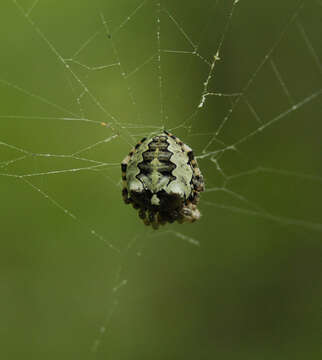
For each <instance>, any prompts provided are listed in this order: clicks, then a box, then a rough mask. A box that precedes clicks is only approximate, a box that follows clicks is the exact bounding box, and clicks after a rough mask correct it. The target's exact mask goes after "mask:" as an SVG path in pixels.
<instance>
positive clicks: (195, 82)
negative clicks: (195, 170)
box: [0, 0, 322, 360]
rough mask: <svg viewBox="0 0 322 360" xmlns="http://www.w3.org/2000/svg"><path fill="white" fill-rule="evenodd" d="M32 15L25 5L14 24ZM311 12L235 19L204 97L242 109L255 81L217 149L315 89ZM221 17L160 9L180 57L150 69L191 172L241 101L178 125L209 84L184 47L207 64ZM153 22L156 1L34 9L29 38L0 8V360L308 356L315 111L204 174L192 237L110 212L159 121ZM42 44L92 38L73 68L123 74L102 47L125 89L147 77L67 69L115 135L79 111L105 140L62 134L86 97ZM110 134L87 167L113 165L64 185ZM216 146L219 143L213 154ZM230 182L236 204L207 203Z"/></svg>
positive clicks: (317, 146)
mask: <svg viewBox="0 0 322 360" xmlns="http://www.w3.org/2000/svg"><path fill="white" fill-rule="evenodd" d="M32 3H33V1H20V2H19V4H21V6H23V8H24V9H25V10H24V12H25V14H26V12H27V11H28V9H29V8H30V6H31V5H32ZM303 3H304V7H303V8H301V9H299V8H298V2H296V1H291V0H288V1H282V2H281V1H276V0H274V1H265V2H264V1H255V0H249V1H244V0H241V1H240V2H239V3H238V4H237V6H236V7H235V9H234V14H233V17H232V20H231V23H230V28H229V30H228V32H227V33H226V35H225V38H224V43H223V46H222V48H221V53H220V57H221V60H220V61H219V62H218V63H216V67H215V75H214V77H213V78H212V79H211V81H210V83H209V90H210V91H215V92H222V93H236V92H237V93H239V92H241V91H242V89H243V87H244V86H245V84H246V83H247V81H249V79H251V78H252V76H253V75H256V76H255V77H254V81H253V83H252V85H251V86H250V87H249V89H247V91H246V93H245V96H244V97H243V99H242V100H241V101H240V103H239V105H238V106H236V108H235V109H234V111H233V114H232V116H231V117H230V118H229V120H228V121H227V123H226V125H225V126H224V128H223V131H222V132H221V134H220V136H219V137H218V138H219V139H220V141H222V142H223V143H224V144H225V145H229V144H233V143H235V142H236V141H238V140H240V139H242V138H244V137H245V136H247V134H249V133H251V132H252V131H255V130H256V129H257V128H258V127H259V126H260V124H259V123H258V122H256V119H255V118H254V116H253V115H252V114H251V112H250V111H249V108H248V107H247V105H246V101H245V100H247V101H248V103H249V104H250V105H251V106H252V108H254V109H256V112H257V114H258V115H259V117H260V119H261V121H262V122H263V124H266V123H268V122H269V121H271V120H272V119H274V117H275V116H277V115H279V114H281V113H283V112H284V111H285V110H287V109H290V107H291V106H292V101H293V104H297V103H299V102H301V101H302V100H303V99H306V98H308V97H310V96H314V94H316V92H317V91H319V90H320V89H321V46H320V45H321V30H322V16H321V13H322V6H321V3H320V2H319V1H304V2H303ZM140 4H141V5H142V7H141V8H140V9H139V10H138V11H137V12H135V13H134V14H133V13H132V12H133V11H134V9H136V7H137V6H138V5H140ZM231 4H232V2H231V1H219V2H213V1H202V2H200V4H199V3H196V2H195V1H178V0H176V1H162V2H161V6H160V7H161V9H162V12H161V14H160V20H161V22H160V24H161V25H160V26H161V32H160V34H161V48H162V49H168V50H177V51H188V52H190V53H189V54H184V53H183V54H178V53H166V52H161V73H162V81H163V86H162V90H163V94H162V102H161V104H162V105H163V107H164V115H163V119H164V123H165V126H166V127H167V128H168V129H176V130H173V131H174V133H175V134H176V135H177V136H179V137H180V138H181V139H182V140H184V141H185V142H186V143H188V144H189V145H190V146H191V147H193V149H194V151H195V153H196V154H197V155H199V156H200V155H203V154H204V153H203V149H204V148H205V146H206V144H207V143H208V141H209V140H210V139H211V134H213V133H214V131H215V130H216V129H217V128H218V126H219V125H220V123H221V122H222V121H223V119H224V117H225V116H226V114H227V111H228V110H229V109H230V108H231V100H234V99H233V98H229V97H215V96H213V97H208V98H207V101H206V104H205V106H204V107H203V108H202V109H201V110H200V111H199V112H197V114H196V116H195V117H192V118H189V116H190V114H192V113H193V112H194V111H195V110H196V109H197V105H198V103H199V101H200V95H201V93H202V90H203V82H204V81H205V79H206V77H207V75H208V72H209V67H208V66H207V65H206V64H205V62H203V60H202V59H200V58H198V57H197V56H195V55H192V54H191V52H192V51H193V49H192V47H191V46H190V45H189V42H188V41H187V40H186V39H185V35H188V36H189V39H191V40H192V41H193V42H194V43H195V44H198V45H199V47H198V50H197V52H198V54H200V55H202V56H203V57H204V58H205V59H207V60H208V61H209V59H210V61H211V59H212V56H213V55H214V54H215V52H216V50H217V48H218V44H219V42H220V39H221V36H222V35H223V33H224V29H225V26H226V23H227V18H228V15H229V13H230V11H231V9H232V6H231ZM156 9H157V7H156V3H155V2H153V1H147V2H146V3H140V2H137V1H133V0H131V1H130V0H122V1H116V0H113V1H106V2H105V1H101V2H100V1H84V0H83V1H81V2H80V1H49V0H48V1H47V0H46V1H45V0H40V1H39V3H38V4H37V5H36V7H35V8H34V9H33V11H32V12H31V15H30V19H32V21H33V22H34V25H32V24H31V23H30V22H28V19H26V17H24V16H23V14H22V13H21V12H20V11H19V9H18V8H17V6H15V4H14V2H13V1H6V2H4V3H3V4H2V5H1V15H0V19H1V21H0V28H1V31H0V49H1V50H0V52H1V56H0V79H1V80H0V95H1V110H0V116H1V118H0V142H2V145H1V143H0V175H1V176H0V239H1V251H0V264H1V271H0V312H1V317H0V319H1V320H0V357H1V359H21V358H24V359H44V358H45V359H57V358H59V359H93V358H95V359H115V360H118V359H122V360H123V359H140V360H142V359H207V360H208V359H214V358H218V359H221V360H224V359H238V360H240V359H247V360H250V359H254V360H255V359H256V360H257V359H262V360H264V359H274V360H277V359H283V360H285V359H320V358H321V356H322V341H321V339H322V321H321V320H322V311H321V301H322V285H321V284H322V282H321V281H322V241H321V240H322V236H321V235H322V225H321V224H322V219H321V214H322V208H321V195H322V180H321V177H322V163H321V131H322V125H321V96H317V97H316V98H315V99H313V100H312V101H308V102H307V104H306V105H304V106H303V107H300V108H299V109H298V110H296V111H293V112H291V113H290V114H288V115H287V116H282V118H281V119H280V120H279V121H277V122H276V123H274V124H272V125H271V126H268V127H267V128H265V129H264V130H263V131H262V132H259V131H257V132H256V134H255V136H253V137H251V138H249V139H248V140H247V141H245V142H243V143H241V144H240V146H237V150H236V151H226V152H224V153H223V155H222V156H221V157H220V158H219V159H217V160H218V163H219V165H220V167H221V170H219V171H218V167H216V162H215V161H214V160H216V158H214V157H211V156H208V157H205V158H203V159H200V160H199V165H200V168H201V170H202V172H203V174H204V176H205V181H206V187H207V189H208V191H207V192H206V193H205V194H203V196H202V200H201V203H200V209H201V212H202V214H203V217H202V219H201V220H200V221H199V222H197V223H195V224H185V225H179V224H173V225H168V226H167V227H166V228H164V229H162V230H158V231H157V232H155V231H153V230H151V229H149V228H146V227H144V225H143V224H142V223H141V222H140V221H139V219H138V217H137V214H136V213H135V211H134V210H133V209H131V208H130V207H126V206H125V205H124V204H123V202H122V199H121V194H120V193H121V188H120V167H119V163H120V162H121V161H122V159H123V157H124V156H125V155H126V154H127V153H128V151H129V150H130V147H131V144H134V143H135V141H137V140H139V139H140V137H143V136H144V135H146V134H147V133H150V132H151V131H154V130H156V129H158V128H161V127H162V124H163V123H162V120H161V115H160V99H159V85H158V84H159V82H158V74H159V73H158V70H157V65H158V64H157V61H156V58H154V59H152V60H151V61H150V62H147V63H146V64H145V61H146V60H147V59H149V58H150V57H151V56H152V55H154V54H155V53H156V52H157V40H156ZM167 11H168V12H169V14H170V15H171V16H172V17H174V18H175V20H176V21H177V23H178V24H179V25H176V24H175V23H174V22H173V21H172V20H171V18H170V17H169V16H168V15H167ZM101 14H103V16H104V18H105V19H106V20H107V23H108V26H109V28H110V31H111V36H107V35H106V33H105V30H104V28H103V26H102V19H101ZM131 14H132V15H131ZM294 14H297V20H295V21H292V22H291V23H290V24H289V26H288V27H287V28H286V29H285V31H284V30H283V29H284V28H285V25H286V24H287V23H288V22H289V19H290V18H292V16H293V15H294ZM129 15H130V19H129V20H128V21H126V19H127V17H128V16H129ZM124 21H125V22H124ZM120 24H121V26H120V27H119V25H120ZM38 29H40V30H38ZM182 30H183V31H182ZM39 31H41V33H42V34H44V35H45V38H46V39H47V40H48V41H49V42H50V44H52V45H53V46H54V47H55V49H56V50H57V51H58V53H59V56H61V57H62V58H64V59H71V58H73V54H75V52H76V51H77V50H78V49H79V48H80V47H81V46H82V44H84V42H85V41H86V40H87V39H89V38H91V36H92V35H95V34H96V32H98V34H97V35H96V36H95V37H93V38H92V40H91V41H90V42H89V44H88V46H86V47H85V48H84V49H83V51H81V52H80V53H79V56H77V57H76V58H75V60H77V61H78V63H81V64H83V65H84V64H86V66H89V67H95V66H100V65H109V64H115V63H116V62H118V59H117V58H116V55H115V51H113V47H114V49H117V54H118V57H119V60H120V62H121V66H122V69H123V71H124V72H125V73H126V74H128V73H130V72H131V71H133V70H134V69H136V68H137V67H138V66H139V70H138V71H137V72H135V73H134V74H133V75H132V76H129V77H128V79H126V80H124V78H122V76H121V71H120V67H119V66H112V67H109V68H106V69H103V70H97V71H96V70H88V69H86V68H85V67H84V66H81V65H79V64H77V63H75V62H74V63H72V62H69V64H70V66H71V68H72V70H73V71H74V72H75V73H76V74H77V76H78V77H79V78H80V79H81V81H82V83H83V84H86V85H87V86H88V88H89V89H90V93H91V94H94V95H95V97H97V99H99V101H100V103H101V104H102V106H103V107H104V108H105V109H108V111H109V113H111V114H113V116H114V117H115V118H116V119H117V120H118V122H119V123H118V124H115V122H114V121H113V120H111V118H110V117H109V116H107V114H106V113H104V112H103V111H101V110H100V109H99V108H98V106H96V105H95V104H93V102H92V101H91V100H90V98H89V96H87V95H86V94H85V96H83V97H82V109H83V115H84V117H86V118H89V119H92V120H94V121H96V122H97V123H95V122H84V121H63V120H57V118H62V117H72V115H71V113H78V114H79V113H80V108H79V106H78V104H77V101H76V99H77V96H79V95H80V93H81V92H82V90H81V86H79V84H77V82H76V81H75V79H73V77H72V76H71V73H70V72H69V71H68V70H66V68H64V66H63V64H62V61H61V60H59V58H58V57H57V56H56V55H55V54H54V52H53V50H52V49H50V46H49V45H48V43H47V44H46V41H44V39H42V35H41V33H40V32H39ZM303 31H304V33H303ZM279 38H281V39H280V41H279V43H278V44H277V45H276V47H275V48H274V51H273V52H272V53H271V50H272V49H273V44H274V43H275V42H276V40H277V39H279ZM266 55H270V57H269V59H268V61H267V62H265V64H263V66H262V67H261V69H260V71H259V72H258V74H257V73H256V74H255V70H256V68H257V67H258V65H259V64H260V63H261V62H262V61H263V60H264V59H265V56H266ZM271 60H273V64H272V63H271ZM274 64H275V66H276V68H277V69H278V71H279V74H280V76H281V77H282V79H283V81H282V80H281V79H280V80H279V79H278V78H277V77H276V75H275V74H274V71H273V68H272V66H274ZM8 82H9V83H10V84H11V85H10V84H8ZM283 83H285V86H286V89H287V90H288V92H289V93H290V96H291V99H292V101H290V99H289V98H288V96H287V95H286V93H285V91H283V87H282V85H283ZM128 88H130V90H128ZM21 89H24V90H21ZM26 91H27V92H28V93H26ZM28 94H29V95H28ZM30 94H33V96H31V95H30ZM38 95H39V96H41V97H42V98H45V99H48V100H49V101H50V102H51V103H54V104H59V105H60V106H61V107H63V108H65V109H68V110H69V113H68V112H66V111H62V110H59V109H58V108H57V107H55V106H52V105H49V104H48V103H46V102H45V101H43V100H41V99H39V97H37V96H38ZM131 96H134V98H135V101H136V105H133V99H132V98H131ZM78 116H80V115H78ZM39 117H41V118H39ZM187 119H188V120H187ZM185 120H187V121H185ZM99 122H106V123H107V124H108V126H107V127H105V126H102V125H100V124H99ZM113 134H117V135H118V136H117V137H116V138H115V139H113V140H111V141H109V142H102V143H101V144H99V145H97V146H95V147H92V148H90V149H88V150H86V151H84V152H82V153H81V156H82V157H83V158H87V159H90V160H95V161H100V162H106V163H109V164H111V165H108V166H105V167H102V168H98V169H96V171H94V170H90V171H86V170H82V171H68V169H78V168H80V167H84V166H85V167H86V166H91V165H93V163H91V162H84V161H80V160H77V159H75V156H74V157H67V156H65V155H66V154H67V155H68V154H74V153H75V152H77V151H79V150H80V149H84V148H86V147H88V146H90V145H93V144H96V143H97V142H99V141H102V140H104V139H107V138H109V137H110V136H112V135H113ZM209 134H210V135H209ZM3 143H6V144H7V145H4V144H3ZM8 144H9V146H8ZM13 146H15V147H17V148H19V149H20V150H17V149H14V148H13ZM222 147H223V146H222V144H220V143H217V142H215V143H213V144H212V145H211V146H210V147H209V148H208V151H215V150H218V149H221V148H222ZM22 149H23V150H24V151H26V153H23V152H22ZM41 154H49V155H50V156H42V155H41ZM54 155H55V156H54ZM59 155H64V156H59ZM21 156H25V158H24V159H22V160H17V159H18V158H19V157H21ZM11 160H13V161H12V162H11V163H10V161H11ZM263 168H265V169H277V170H278V171H268V170H260V169H263ZM256 169H257V170H256ZM250 170H255V171H250ZM57 171H58V172H57ZM51 172H54V173H53V174H51ZM244 172H248V174H245V175H242V174H243V173H244ZM283 172H284V173H283ZM41 173H44V174H43V175H37V176H29V177H24V178H18V177H17V175H26V174H27V175H32V174H41ZM223 174H226V176H227V177H229V176H232V177H231V178H228V179H226V180H227V183H226V189H229V191H230V192H231V193H229V191H227V190H225V191H223V190H218V188H219V189H222V187H223V185H224V184H225V177H224V176H223ZM301 174H308V175H310V176H302V175H301ZM9 175H14V176H9ZM236 175H239V176H236ZM232 192H233V194H232ZM234 194H237V195H234ZM47 196H48V197H47ZM253 204H256V205H257V206H258V207H259V208H260V209H259V208H258V207H255V206H254V205H253ZM65 210H68V212H67V213H65ZM71 214H73V216H75V218H73V217H72V216H71ZM92 230H95V231H96V232H97V233H98V234H100V235H101V236H102V238H99V237H98V236H93V235H92V234H91V231H92ZM185 239H186V240H188V241H186V240H185ZM189 239H194V240H196V241H198V242H199V245H200V246H195V245H193V244H191V242H189ZM109 244H113V245H114V246H115V247H117V249H119V250H120V252H118V251H115V250H113V249H111V247H109ZM102 326H104V327H105V328H106V331H105V332H104V334H102V335H100V328H101V327H102ZM97 339H98V340H99V342H100V344H99V346H98V348H97V350H96V351H95V352H92V351H91V349H92V347H93V344H94V343H95V340H97Z"/></svg>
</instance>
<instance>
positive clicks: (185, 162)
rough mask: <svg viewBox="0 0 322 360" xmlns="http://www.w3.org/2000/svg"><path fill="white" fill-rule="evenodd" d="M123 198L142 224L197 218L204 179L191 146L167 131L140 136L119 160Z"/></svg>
mask: <svg viewBox="0 0 322 360" xmlns="http://www.w3.org/2000/svg"><path fill="white" fill-rule="evenodd" d="M121 169H122V180H123V190H122V195H123V200H124V202H125V203H126V204H132V206H133V207H134V208H135V209H137V210H138V211H139V217H140V218H141V219H142V220H143V222H144V224H145V225H152V227H153V228H154V229H158V228H159V225H165V224H166V223H167V222H169V223H173V222H174V221H178V222H179V223H183V222H194V221H196V220H198V219H199V218H200V212H199V210H198V208H197V204H198V202H199V193H200V192H202V191H204V181H203V177H202V175H201V172H200V169H199V167H198V164H197V161H196V159H195V158H194V155H193V152H192V150H191V148H190V147H189V146H188V145H186V144H184V143H183V142H182V141H181V140H180V139H178V138H177V137H176V136H174V135H172V134H171V133H169V132H167V131H163V132H162V133H160V134H158V135H155V136H153V137H152V138H150V139H147V138H143V139H142V140H141V141H140V142H138V143H137V144H136V146H135V147H134V148H133V149H132V150H131V151H130V153H129V155H127V156H126V157H125V159H124V160H123V161H122V164H121Z"/></svg>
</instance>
